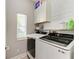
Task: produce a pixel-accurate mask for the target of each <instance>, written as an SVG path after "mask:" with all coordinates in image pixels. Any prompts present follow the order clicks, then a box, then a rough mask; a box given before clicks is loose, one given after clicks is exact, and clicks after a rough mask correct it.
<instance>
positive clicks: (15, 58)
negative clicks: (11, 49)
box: [10, 52, 27, 59]
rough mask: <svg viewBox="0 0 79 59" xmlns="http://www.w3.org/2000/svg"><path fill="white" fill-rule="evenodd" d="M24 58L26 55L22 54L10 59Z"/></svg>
mask: <svg viewBox="0 0 79 59" xmlns="http://www.w3.org/2000/svg"><path fill="white" fill-rule="evenodd" d="M26 56H27V54H26V52H25V53H22V54H19V55H17V56H15V57H12V58H10V59H23V58H24V57H26ZM26 59H27V57H26Z"/></svg>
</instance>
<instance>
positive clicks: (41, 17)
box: [35, 1, 46, 23]
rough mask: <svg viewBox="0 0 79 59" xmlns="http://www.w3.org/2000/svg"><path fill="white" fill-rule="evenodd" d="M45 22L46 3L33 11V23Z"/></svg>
mask: <svg viewBox="0 0 79 59" xmlns="http://www.w3.org/2000/svg"><path fill="white" fill-rule="evenodd" d="M44 21H46V2H45V1H44V2H43V3H42V5H41V6H40V7H38V8H37V9H36V10H35V23H40V22H44Z"/></svg>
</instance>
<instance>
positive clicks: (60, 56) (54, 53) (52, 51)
mask: <svg viewBox="0 0 79 59" xmlns="http://www.w3.org/2000/svg"><path fill="white" fill-rule="evenodd" d="M36 42H37V43H36V57H37V58H36V59H70V54H69V53H70V52H69V51H65V50H63V49H60V48H57V47H54V46H52V45H49V44H47V43H44V42H41V41H40V40H38V41H36Z"/></svg>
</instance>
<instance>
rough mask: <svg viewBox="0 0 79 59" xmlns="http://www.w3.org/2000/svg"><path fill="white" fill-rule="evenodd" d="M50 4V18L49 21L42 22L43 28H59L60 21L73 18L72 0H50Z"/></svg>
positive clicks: (61, 26)
mask: <svg viewBox="0 0 79 59" xmlns="http://www.w3.org/2000/svg"><path fill="white" fill-rule="evenodd" d="M50 1H51V2H50V4H51V5H52V8H51V10H50V11H51V12H52V16H51V17H52V19H48V20H49V21H50V23H46V24H44V29H55V28H56V29H61V28H63V25H62V23H63V22H65V21H67V20H69V18H74V0H50Z"/></svg>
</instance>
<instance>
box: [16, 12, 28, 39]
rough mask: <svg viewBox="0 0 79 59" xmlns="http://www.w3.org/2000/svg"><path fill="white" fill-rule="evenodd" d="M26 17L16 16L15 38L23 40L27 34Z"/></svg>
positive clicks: (22, 15)
mask: <svg viewBox="0 0 79 59" xmlns="http://www.w3.org/2000/svg"><path fill="white" fill-rule="evenodd" d="M26 25H27V16H26V15H24V14H17V38H24V37H26V34H27V26H26Z"/></svg>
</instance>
